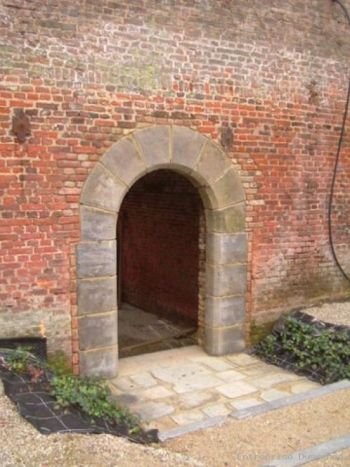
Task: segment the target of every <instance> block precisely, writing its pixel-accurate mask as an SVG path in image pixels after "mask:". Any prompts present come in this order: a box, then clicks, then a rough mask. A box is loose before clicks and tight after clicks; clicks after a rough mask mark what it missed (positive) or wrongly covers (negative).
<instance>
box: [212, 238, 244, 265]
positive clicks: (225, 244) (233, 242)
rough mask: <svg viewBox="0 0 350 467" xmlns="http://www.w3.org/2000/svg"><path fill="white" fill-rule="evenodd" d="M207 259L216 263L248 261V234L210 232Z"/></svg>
mask: <svg viewBox="0 0 350 467" xmlns="http://www.w3.org/2000/svg"><path fill="white" fill-rule="evenodd" d="M207 261H208V263H211V264H213V263H216V264H232V263H244V262H246V261H247V234H246V233H245V232H242V233H236V234H208V235H207Z"/></svg>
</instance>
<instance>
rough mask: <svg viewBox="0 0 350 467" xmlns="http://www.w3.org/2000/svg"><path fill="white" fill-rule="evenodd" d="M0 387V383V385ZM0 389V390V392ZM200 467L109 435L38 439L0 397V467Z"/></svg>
mask: <svg viewBox="0 0 350 467" xmlns="http://www.w3.org/2000/svg"><path fill="white" fill-rule="evenodd" d="M0 384H1V382H0ZM0 389H1V388H0ZM164 465H169V466H201V465H202V463H200V462H198V461H194V460H193V459H190V458H189V457H188V456H187V455H183V454H176V453H173V452H168V451H166V450H165V449H163V448H161V447H160V446H157V445H156V446H155V447H145V446H141V445H137V444H134V443H130V442H128V441H127V440H125V439H123V438H117V437H114V436H111V435H79V434H67V435H58V434H57V435H49V436H45V435H41V434H40V433H39V432H37V431H36V430H35V428H33V427H32V426H31V425H30V424H29V423H27V422H26V421H25V420H24V419H23V418H21V417H20V416H19V414H18V412H17V410H16V408H15V406H14V405H13V404H12V403H11V402H10V400H9V399H8V398H7V397H5V396H1V395H0V466H1V467H20V466H25V467H44V466H45V467H51V466H52V467H54V466H55V467H57V466H60V467H73V466H74V467H83V466H84V467H90V466H91V467H95V466H96V467H105V466H118V467H131V466H133V467H134V466H140V467H144V466H146V467H147V466H149V467H151V466H152V467H158V466H159V467H161V466H164Z"/></svg>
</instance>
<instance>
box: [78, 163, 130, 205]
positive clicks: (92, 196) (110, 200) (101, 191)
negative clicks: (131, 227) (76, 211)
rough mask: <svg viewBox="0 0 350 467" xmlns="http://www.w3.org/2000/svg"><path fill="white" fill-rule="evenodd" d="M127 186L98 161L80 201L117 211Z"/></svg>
mask: <svg viewBox="0 0 350 467" xmlns="http://www.w3.org/2000/svg"><path fill="white" fill-rule="evenodd" d="M126 189H127V186H126V185H124V184H122V183H121V182H119V181H117V179H116V178H115V177H113V175H112V174H111V173H110V172H109V171H108V170H107V169H106V168H105V167H104V166H103V165H102V164H99V163H97V164H96V166H95V167H94V169H93V171H92V172H91V174H90V175H89V178H88V179H87V181H86V182H85V185H84V188H83V192H82V196H81V199H80V203H81V204H83V205H88V206H95V207H97V208H101V209H106V210H107V211H112V212H114V213H115V212H117V211H118V209H119V206H120V204H121V202H122V199H123V197H124V194H125V193H126Z"/></svg>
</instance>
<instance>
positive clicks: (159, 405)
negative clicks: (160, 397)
mask: <svg viewBox="0 0 350 467" xmlns="http://www.w3.org/2000/svg"><path fill="white" fill-rule="evenodd" d="M133 410H134V412H136V413H137V414H138V415H139V416H140V418H141V420H143V421H150V420H156V419H157V418H161V417H165V416H166V415H169V414H171V413H173V412H174V411H175V407H173V406H172V405H169V404H164V403H163V402H153V401H152V402H145V403H144V404H140V405H138V406H134V407H133Z"/></svg>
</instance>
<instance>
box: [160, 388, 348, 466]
mask: <svg viewBox="0 0 350 467" xmlns="http://www.w3.org/2000/svg"><path fill="white" fill-rule="evenodd" d="M349 432H350V390H343V391H338V392H336V393H333V394H329V395H327V396H323V397H320V398H318V399H314V400H311V401H307V402H303V403H300V404H297V405H294V406H290V407H287V408H284V409H280V410H276V411H273V412H269V413H266V414H264V415H259V416H256V417H252V418H250V419H245V420H230V421H227V422H226V423H225V424H224V425H223V426H221V427H215V428H209V429H207V430H205V431H199V432H195V433H191V434H188V435H185V436H183V437H181V438H176V439H173V440H169V441H167V442H166V443H165V447H166V448H167V449H169V450H170V451H173V452H177V453H181V454H183V455H190V456H191V457H192V458H195V459H197V460H198V461H201V462H203V464H204V465H205V466H210V467H224V466H229V467H231V466H232V467H257V466H261V465H263V464H265V463H268V461H269V460H272V459H276V458H280V457H283V456H285V455H288V454H290V453H293V452H296V451H299V450H302V449H306V448H308V447H311V446H314V445H315V444H319V443H323V442H325V441H328V440H330V439H332V438H336V437H338V436H343V435H345V434H347V433H349ZM345 457H346V456H345ZM320 462H321V463H320V464H316V465H323V466H327V467H328V466H330V465H340V464H339V463H338V464H336V463H335V464H332V462H339V457H335V456H334V457H333V459H332V460H330V462H329V463H328V461H327V460H325V459H323V460H322V461H320ZM343 465H349V464H348V463H345V464H343Z"/></svg>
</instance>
